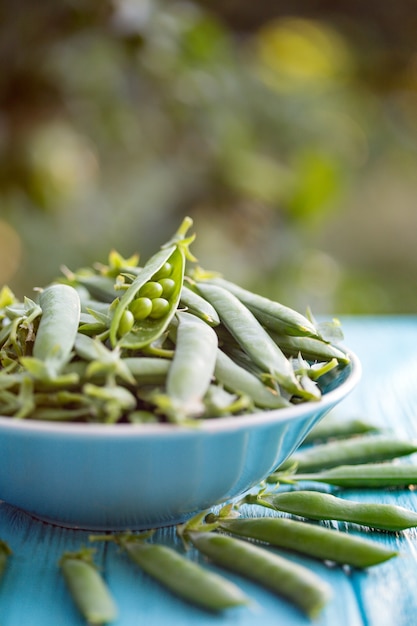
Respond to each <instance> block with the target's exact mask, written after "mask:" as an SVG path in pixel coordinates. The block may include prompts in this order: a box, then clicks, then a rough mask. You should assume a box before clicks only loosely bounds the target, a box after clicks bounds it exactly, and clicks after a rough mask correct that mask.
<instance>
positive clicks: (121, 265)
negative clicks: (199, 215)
mask: <svg viewBox="0 0 417 626" xmlns="http://www.w3.org/2000/svg"><path fill="white" fill-rule="evenodd" d="M191 226H192V220H191V219H190V218H188V217H186V218H185V219H184V220H183V222H182V223H181V224H180V227H179V228H178V230H177V232H176V233H174V235H173V236H172V238H171V239H170V240H169V241H168V242H166V243H165V244H164V245H162V246H161V247H160V249H159V250H158V251H157V252H156V253H155V254H154V255H153V256H151V258H149V260H147V261H146V262H145V263H144V264H143V265H140V264H139V256H137V255H134V256H132V257H130V258H127V259H125V258H123V257H122V256H121V255H120V254H119V253H117V252H116V251H111V252H110V254H109V256H108V261H107V263H105V264H103V263H96V264H94V265H92V266H91V267H85V268H81V269H77V270H75V271H72V270H70V269H68V268H62V274H61V276H59V277H58V278H56V279H55V280H54V281H52V282H51V283H50V284H48V285H47V286H46V287H44V288H39V289H35V290H34V295H33V297H32V298H29V297H26V298H24V299H23V300H22V301H20V300H18V299H17V298H16V297H15V296H14V294H13V293H12V292H11V291H10V289H9V288H8V287H3V289H2V290H1V292H0V415H3V416H10V417H16V418H30V419H38V420H54V421H77V422H83V421H84V422H97V423H119V422H134V423H145V422H167V421H168V422H173V423H186V422H187V421H188V420H193V421H195V420H201V419H208V418H212V417H216V418H217V417H222V416H230V415H242V414H248V413H254V412H259V411H264V410H269V409H279V408H285V407H289V406H292V405H293V404H297V403H300V402H315V401H317V400H320V397H321V393H322V392H321V388H320V383H321V379H322V377H323V376H326V375H329V376H332V375H335V374H337V372H339V371H340V369H341V368H343V367H345V366H346V365H347V364H348V363H349V356H348V354H347V353H346V352H345V351H344V350H343V349H342V348H341V347H340V341H341V340H342V338H343V335H342V331H341V328H340V324H339V323H338V321H337V320H332V321H331V322H326V323H321V324H318V323H317V322H316V321H315V320H314V319H313V318H312V316H310V315H307V314H306V315H301V314H299V313H298V312H296V311H294V310H293V309H291V308H289V307H286V306H284V305H282V304H280V303H278V302H274V301H272V300H270V299H268V298H265V297H262V296H260V295H257V294H255V293H252V292H250V291H248V290H245V289H243V288H241V287H239V286H238V285H236V284H234V283H232V282H230V281H228V280H226V279H224V278H222V277H221V276H219V275H217V274H216V273H214V272H207V271H204V270H203V269H202V268H200V267H199V266H198V264H197V260H196V259H195V257H194V256H193V254H192V253H191V251H190V245H191V243H192V242H193V240H194V237H195V236H194V235H188V231H189V229H190V227H191Z"/></svg>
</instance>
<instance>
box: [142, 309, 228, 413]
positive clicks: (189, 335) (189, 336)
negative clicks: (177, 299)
mask: <svg viewBox="0 0 417 626" xmlns="http://www.w3.org/2000/svg"><path fill="white" fill-rule="evenodd" d="M177 319H178V328H177V333H176V348H175V352H174V357H173V359H172V362H171V365H170V368H169V370H168V374H167V381H166V395H162V396H160V395H158V394H156V395H155V396H154V399H155V401H156V402H157V404H158V406H160V408H161V409H162V410H163V411H164V412H165V413H166V414H167V415H168V416H169V417H170V418H171V419H173V420H174V421H181V420H184V419H188V418H193V417H196V416H198V415H201V414H202V413H203V412H204V402H203V398H204V395H205V394H206V392H207V390H208V388H209V385H210V382H211V379H212V378H213V374H214V367H215V362H216V355H217V335H216V333H215V332H214V330H213V328H212V327H211V326H209V325H208V324H206V322H204V321H203V320H201V319H200V318H199V317H196V316H195V315H192V314H191V313H185V312H179V313H177Z"/></svg>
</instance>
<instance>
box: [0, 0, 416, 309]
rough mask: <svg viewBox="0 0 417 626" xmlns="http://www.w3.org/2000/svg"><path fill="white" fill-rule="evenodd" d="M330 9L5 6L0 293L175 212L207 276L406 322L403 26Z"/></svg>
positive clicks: (128, 239)
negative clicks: (397, 315) (189, 224)
mask: <svg viewBox="0 0 417 626" xmlns="http://www.w3.org/2000/svg"><path fill="white" fill-rule="evenodd" d="M333 4H334V3H327V2H322V3H320V2H318V1H317V2H314V3H312V4H310V5H309V4H308V3H302V2H298V3H296V4H292V3H291V6H289V7H288V6H286V3H282V5H280V6H281V11H280V10H279V8H277V7H276V6H275V3H270V2H265V1H264V2H260V3H259V4H258V3H252V2H247V1H242V2H240V3H237V2H231V1H230V0H229V2H224V3H221V2H217V3H216V2H210V3H200V4H198V3H197V2H179V1H174V0H171V1H168V0H166V1H158V2H157V1H152V0H112V1H111V0H103V1H102V2H100V3H96V2H93V1H92V0H84V1H81V0H60V2H56V1H55V0H43V1H42V2H41V3H34V2H32V1H31V0H15V1H14V2H12V1H11V0H4V1H3V3H2V4H1V5H0V62H1V67H2V68H3V71H2V73H1V74H0V283H8V284H9V285H10V286H11V288H12V289H13V290H14V291H15V293H16V294H17V295H19V296H22V295H23V294H25V295H29V292H30V290H32V288H33V286H39V285H42V284H45V283H46V282H48V281H50V280H51V279H52V278H53V277H54V276H56V275H57V274H58V273H59V268H60V266H61V265H63V264H65V265H67V266H69V267H70V268H72V269H76V268H77V267H80V266H83V265H87V264H91V263H93V262H94V261H97V260H101V261H103V260H105V258H106V257H107V254H108V252H109V250H110V249H111V248H115V249H117V250H118V251H119V252H120V253H122V254H123V255H124V256H129V255H130V254H132V253H133V252H139V253H140V254H141V256H142V257H143V258H147V256H149V255H150V254H152V253H153V252H154V251H155V249H156V248H157V247H158V246H159V245H160V244H161V243H163V241H165V240H166V239H167V237H169V236H170V234H171V233H172V232H173V231H174V230H175V229H176V228H177V226H178V224H179V222H180V220H181V218H182V217H183V216H184V215H186V214H188V215H191V216H192V217H193V219H194V222H195V224H194V225H195V231H196V232H197V239H196V242H195V246H194V248H193V251H194V253H195V254H196V255H197V256H198V258H199V260H200V262H201V264H202V265H203V266H204V267H207V268H209V269H216V270H219V271H222V272H224V273H225V274H226V275H227V277H229V278H231V279H233V280H236V281H238V282H240V283H241V284H245V285H246V286H249V287H250V288H253V289H256V290H258V291H261V292H263V293H267V294H269V295H271V296H272V297H276V298H278V299H280V300H282V301H284V302H286V303H288V304H289V305H291V306H294V307H298V308H299V309H301V310H303V309H304V308H305V307H306V306H308V305H310V306H311V307H312V308H313V311H314V312H316V313H328V312H334V311H335V312H337V313H357V312H361V313H389V312H405V313H407V312H415V311H416V310H417V294H416V293H415V291H416V290H412V289H410V284H411V285H412V284H413V278H414V275H415V270H416V265H417V250H416V246H415V239H414V233H415V232H416V226H417V223H416V222H417V213H416V211H415V207H414V198H415V197H416V191H417V189H416V187H417V178H416V176H415V171H416V164H417V107H416V104H417V49H416V44H415V41H414V38H413V37H412V36H411V34H410V33H412V32H416V31H415V29H413V28H412V27H413V25H414V26H415V25H416V18H415V16H414V12H413V7H412V5H410V3H408V2H405V1H404V2H399V3H398V4H396V11H395V12H394V17H393V18H392V19H391V20H389V19H387V14H386V11H385V10H384V9H382V10H381V7H380V5H378V6H376V7H375V12H374V13H372V11H370V6H369V5H367V6H366V7H363V6H362V5H358V4H357V3H353V4H352V3H350V4H349V8H348V10H346V11H345V12H343V11H342V12H339V13H338V12H336V10H335V7H334V6H333ZM217 5H218V6H217ZM306 7H307V9H306ZM308 9H309V10H308ZM391 9H392V6H391ZM391 9H390V10H391ZM399 16H400V17H399ZM395 25H397V31H396V30H395Z"/></svg>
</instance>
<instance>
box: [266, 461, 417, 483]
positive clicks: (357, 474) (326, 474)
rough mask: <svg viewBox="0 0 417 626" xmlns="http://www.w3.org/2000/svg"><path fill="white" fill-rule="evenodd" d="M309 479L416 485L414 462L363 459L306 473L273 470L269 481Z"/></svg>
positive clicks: (416, 476)
mask: <svg viewBox="0 0 417 626" xmlns="http://www.w3.org/2000/svg"><path fill="white" fill-rule="evenodd" d="M279 481H281V482H297V481H312V482H319V483H326V484H328V485H333V486H335V487H341V488H344V489H350V488H352V489H389V488H390V487H409V486H411V485H417V465H412V464H408V463H407V464H406V463H404V464H402V465H399V464H398V465H397V464H394V463H365V464H363V465H362V464H358V465H339V466H337V467H333V468H330V469H328V470H325V471H322V472H318V473H309V474H288V473H285V472H274V473H273V474H271V475H270V476H268V478H267V482H268V483H276V482H279Z"/></svg>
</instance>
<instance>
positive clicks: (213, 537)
mask: <svg viewBox="0 0 417 626" xmlns="http://www.w3.org/2000/svg"><path fill="white" fill-rule="evenodd" d="M186 538H187V539H188V540H189V541H190V542H191V543H192V544H193V546H194V547H195V548H197V550H198V551H199V552H201V553H202V554H205V555H206V556H207V557H208V558H209V559H210V560H212V561H213V562H214V563H215V564H216V565H219V566H221V567H223V568H225V569H228V570H231V571H233V572H235V573H237V574H239V575H241V576H244V577H246V578H249V579H251V580H253V581H254V582H256V583H258V584H261V585H264V586H266V587H267V588H269V589H271V590H272V591H273V592H275V593H277V594H278V595H280V596H282V597H284V598H286V599H287V600H289V601H290V602H292V603H293V604H295V605H296V606H297V607H298V608H300V609H301V610H302V611H303V612H304V613H306V614H307V615H308V616H309V617H316V616H317V615H318V614H319V613H320V611H321V610H322V609H323V608H324V606H325V605H326V604H327V602H328V601H329V600H330V598H331V596H332V590H331V587H330V586H329V585H328V584H327V583H326V582H325V581H324V580H322V579H321V578H320V577H318V576H317V575H316V574H314V573H313V572H312V571H311V570H309V569H308V568H305V567H303V566H301V565H298V564H296V563H293V562H292V561H290V560H288V559H285V558H284V557H281V556H280V555H278V554H274V553H272V552H270V551H269V550H266V549H264V548H262V547H260V546H256V545H253V544H251V543H249V542H247V541H242V540H240V539H237V538H235V537H229V536H226V535H223V534H218V533H213V532H204V531H201V530H197V531H193V530H189V531H187V534H186Z"/></svg>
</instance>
